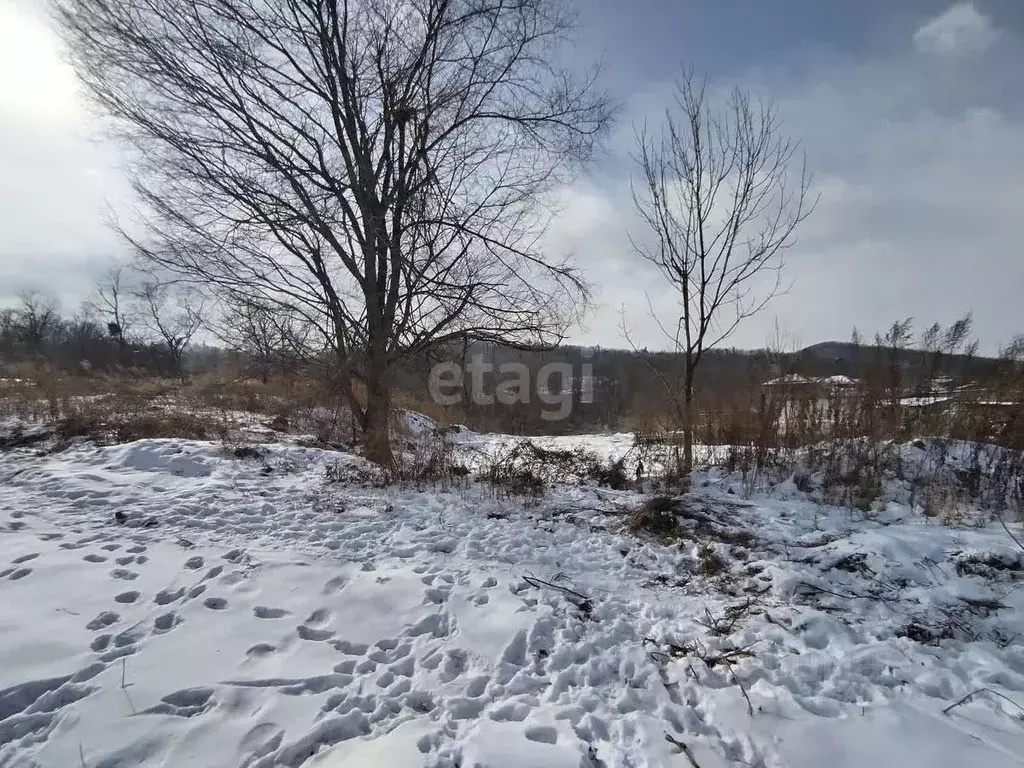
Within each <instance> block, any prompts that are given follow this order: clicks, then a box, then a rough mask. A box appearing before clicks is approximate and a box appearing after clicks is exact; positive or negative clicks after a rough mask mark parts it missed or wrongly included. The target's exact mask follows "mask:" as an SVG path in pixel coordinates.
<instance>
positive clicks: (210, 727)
mask: <svg viewBox="0 0 1024 768" xmlns="http://www.w3.org/2000/svg"><path fill="white" fill-rule="evenodd" d="M417 425H418V426H419V427H420V429H421V432H425V431H426V430H427V427H428V426H429V424H427V422H422V423H421V422H419V421H418V422H417ZM627 437H628V438H629V440H628V441H627ZM453 440H455V441H456V442H459V441H461V442H459V444H460V445H461V446H464V447H465V448H464V449H465V450H470V449H472V450H485V449H494V450H497V449H498V448H499V447H500V446H501V445H507V444H508V443H509V442H511V441H512V440H511V438H508V437H504V436H498V435H491V436H481V435H474V434H473V433H471V432H469V431H468V430H464V429H463V430H457V431H456V432H455V433H454V434H453ZM630 443H631V436H624V435H592V436H583V437H577V438H549V439H548V443H547V444H548V445H551V446H559V447H571V446H576V445H583V446H584V447H586V448H588V449H590V450H594V451H595V452H597V453H599V454H600V455H602V456H605V457H613V456H619V455H622V454H624V453H625V452H627V451H628V450H629V445H630ZM966 450H967V449H966V447H964V449H963V451H961V452H965V451H966ZM911 453H912V451H911ZM953 453H954V454H955V453H957V451H953ZM336 467H341V468H342V469H343V470H346V471H339V470H337V469H333V468H336ZM329 469H331V472H330V473H329V472H328V470H329ZM361 473H362V474H361ZM328 474H330V476H332V477H344V478H349V479H347V480H345V481H343V482H326V480H325V478H327V476H328ZM359 477H372V471H371V470H370V469H369V468H368V467H365V466H364V465H363V463H362V462H361V460H360V459H358V458H357V457H354V456H352V455H350V454H345V453H336V452H331V451H323V450H319V449H314V448H303V447H298V446H293V445H266V446H263V447H262V457H261V458H258V459H252V458H250V459H238V458H235V457H234V456H232V455H230V454H229V453H228V452H227V451H225V450H224V449H223V448H222V447H221V446H219V445H218V444H215V443H207V442H196V441H186V440H144V441H139V442H136V443H130V444H126V445H119V446H108V447H97V446H94V445H89V444H78V445H74V446H72V447H71V448H69V449H67V450H64V451H62V452H58V453H51V454H46V455H40V453H37V452H35V451H33V450H13V451H8V452H6V453H0V485H2V486H3V488H4V490H5V493H4V494H3V496H2V497H0V659H2V660H3V663H2V664H0V766H17V767H19V768H20V767H21V766H26V767H28V766H60V767H62V768H63V767H64V766H80V765H85V766H88V768H93V767H94V766H128V765H143V766H184V765H187V766H249V767H250V768H255V767H260V768H266V767H268V766H275V767H276V766H299V765H302V766H318V767H322V766H373V767H374V768H406V767H408V766H424V767H428V768H443V767H447V768H454V767H455V766H463V767H464V768H468V767H469V766H480V767H481V768H485V767H486V768H519V767H520V766H524V767H528V768H549V767H550V768H581V767H582V768H598V767H600V766H603V767H604V768H618V767H619V766H623V767H625V766H637V767H639V766H683V767H686V766H690V765H694V764H696V765H699V766H700V768H725V767H726V766H734V765H751V766H764V767H765V768H782V767H784V766H788V767H792V768H805V767H806V768H819V767H820V766H822V765H828V766H834V768H846V767H847V766H849V768H854V767H856V768H862V767H863V766H872V767H873V768H889V767H890V766H891V767H893V768H908V767H911V766H922V767H924V766H927V768H945V767H946V766H948V767H949V768H953V766H957V768H959V767H960V766H963V765H981V766H986V768H988V767H990V766H991V767H999V766H1020V765H1022V764H1024V757H1022V756H1024V721H1022V720H1021V719H1020V717H1019V715H1020V713H1021V711H1020V710H1017V709H1014V707H1013V705H1011V704H1010V703H1009V702H1008V701H1007V700H1006V699H1003V698H1000V697H998V696H982V695H979V696H976V697H974V698H972V699H971V700H970V701H968V702H965V703H964V704H962V705H961V706H958V707H956V708H955V709H953V710H952V711H951V712H950V713H949V714H943V710H944V709H946V708H947V707H949V706H950V705H952V704H954V703H955V702H957V701H958V700H959V699H961V698H963V697H965V696H967V695H968V694H970V693H972V692H973V691H976V690H978V689H980V688H989V689H992V690H994V691H996V692H998V693H1001V694H1002V695H1004V696H1006V697H1007V699H1009V700H1015V701H1017V702H1018V703H1021V704H1024V641H1022V634H1021V633H1024V622H1022V621H1021V619H1020V611H1021V609H1022V608H1024V590H1021V589H1019V586H1020V584H1021V581H1020V579H1021V576H1022V575H1024V571H1022V570H1021V569H1022V566H1024V558H1022V556H1021V554H1020V552H1019V551H1018V550H1016V549H1015V545H1014V544H1013V542H1012V541H1011V540H1010V539H1009V538H1008V537H1007V536H1006V534H1005V532H1004V531H1003V530H1002V529H1001V528H1000V527H999V526H997V525H978V526H971V527H954V526H944V525H939V524H936V523H932V522H929V521H928V520H926V519H925V518H923V517H922V516H921V515H919V514H917V513H915V512H914V511H913V510H911V509H910V508H908V507H907V506H905V505H904V504H902V503H900V502H899V501H898V500H897V499H895V498H893V499H889V500H888V503H887V504H886V505H885V506H884V507H883V508H881V509H878V510H875V511H874V512H873V513H872V514H871V515H864V514H862V513H860V512H856V511H851V510H849V509H842V508H835V507H822V506H820V505H818V504H814V503H812V502H811V501H809V500H808V499H807V498H806V497H805V496H803V495H802V494H801V493H800V492H798V491H797V490H796V489H795V487H794V486H793V483H792V482H787V483H784V484H782V485H780V486H777V487H775V488H773V489H770V490H768V491H767V492H765V493H762V494H760V495H758V496H757V497H755V498H753V499H749V500H748V499H744V498H741V496H740V495H739V493H738V490H739V486H738V485H735V484H733V483H732V481H731V480H730V479H729V478H726V477H722V476H719V475H700V476H699V482H698V483H696V487H695V490H694V491H693V494H692V496H691V497H690V499H689V501H688V504H690V507H689V509H690V511H689V512H687V513H686V515H687V516H688V517H690V518H691V519H690V521H689V522H694V521H699V520H704V518H702V517H701V515H705V516H706V521H705V524H704V525H703V527H702V526H696V527H695V528H694V529H693V533H692V535H689V536H686V537H684V539H683V541H682V542H681V543H680V544H678V545H667V544H661V543H658V542H656V541H653V540H647V539H642V538H637V537H635V536H633V535H631V534H629V533H628V532H627V531H625V530H624V529H623V527H622V525H621V522H622V515H621V509H622V508H623V507H625V506H627V505H629V504H636V503H639V502H640V501H642V497H641V496H640V495H639V494H636V493H633V492H628V491H627V492H610V491H608V490H607V489H598V488H594V487H588V486H581V487H568V486H567V487H556V488H553V489H551V490H549V491H548V492H547V493H546V494H545V495H544V497H543V498H541V499H539V500H536V501H533V502H531V503H530V504H524V503H523V502H520V501H516V500H510V499H503V498H497V497H496V495H495V493H494V492H493V490H492V489H489V488H487V487H486V486H482V485H476V484H472V483H470V484H467V485H465V486H460V487H457V488H449V489H444V488H439V487H435V488H431V487H425V488H422V489H417V488H414V487H389V488H384V487H377V486H375V485H374V484H373V483H360V482H358V481H357V480H358V478H359ZM117 517H119V518H120V519H121V520H122V521H123V522H122V523H120V524H119V523H118V521H117ZM707 521H710V523H708V522H707ZM709 531H711V532H709ZM716 531H717V533H714V532H716ZM736 532H750V533H751V534H753V537H754V538H753V540H751V541H749V542H747V543H746V544H744V545H742V546H741V544H740V543H739V542H740V539H738V538H736V536H732V537H731V538H730V536H729V535H728V534H730V533H733V534H735V533H736ZM715 536H717V538H716V537H715ZM706 546H709V547H711V548H712V549H713V550H714V551H715V552H718V553H719V554H720V556H721V557H723V558H725V561H726V563H727V566H726V572H725V573H724V574H723V575H709V574H706V573H703V572H702V571H701V567H700V564H701V557H702V554H701V553H702V551H704V549H705V547H706ZM743 604H749V609H748V610H746V612H745V614H744V615H743V616H742V618H741V619H740V620H739V621H737V622H736V623H735V626H733V627H729V628H727V629H726V630H723V631H714V630H713V629H712V628H713V627H715V626H718V624H717V620H718V618H720V617H722V616H723V615H725V612H726V611H727V609H730V608H736V607H737V606H742V605H743ZM930 632H931V633H934V636H933V635H930V634H929V633H930ZM734 651H746V652H748V653H749V655H747V654H745V653H740V654H739V655H737V656H735V657H734V659H733V661H732V662H730V663H722V662H717V663H716V662H715V656H716V654H722V653H729V652H734ZM740 684H742V687H741V685H740ZM747 697H749V702H750V705H749V706H750V709H751V710H752V712H753V714H750V711H748V704H747ZM679 744H682V745H685V750H684V749H683V747H680V746H678V745H679ZM688 755H689V756H688Z"/></svg>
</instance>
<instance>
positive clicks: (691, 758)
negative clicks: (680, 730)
mask: <svg viewBox="0 0 1024 768" xmlns="http://www.w3.org/2000/svg"><path fill="white" fill-rule="evenodd" d="M665 741H667V742H668V743H669V744H671V745H672V746H674V747H678V748H679V750H680V751H681V752H682V753H683V754H684V755H686V758H687V760H689V761H690V764H691V765H692V766H693V768H700V763H698V762H697V758H695V757H694V756H693V753H692V752H691V751H690V748H689V747H688V746H686V745H685V744H684V743H683V742H681V741H680V740H679V739H677V738H675V737H674V736H672V734H669V733H666V734H665Z"/></svg>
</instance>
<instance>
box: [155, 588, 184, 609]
mask: <svg viewBox="0 0 1024 768" xmlns="http://www.w3.org/2000/svg"><path fill="white" fill-rule="evenodd" d="M184 595H185V588H184V587H179V588H178V589H170V588H168V589H161V590H160V591H159V592H157V593H156V596H155V597H154V598H153V602H154V603H156V604H157V605H167V604H168V603H173V602H174V601H175V600H180V599H181V598H182V597H183V596H184Z"/></svg>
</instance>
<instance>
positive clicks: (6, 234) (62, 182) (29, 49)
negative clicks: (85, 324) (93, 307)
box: [0, 0, 126, 304]
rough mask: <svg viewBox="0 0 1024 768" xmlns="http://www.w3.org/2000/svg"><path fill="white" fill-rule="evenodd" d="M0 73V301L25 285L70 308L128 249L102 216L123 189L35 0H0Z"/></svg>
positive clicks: (107, 151)
mask: <svg viewBox="0 0 1024 768" xmlns="http://www.w3.org/2000/svg"><path fill="white" fill-rule="evenodd" d="M0 72H2V73H3V74H2V76H0V168H3V173H0V304H2V303H4V302H6V301H10V300H11V299H12V297H13V296H14V295H16V294H17V292H18V291H19V290H21V289H23V288H44V289H46V290H50V291H52V292H53V293H55V294H58V295H60V296H62V297H63V298H65V299H66V300H67V303H69V304H73V303H74V302H75V301H77V300H78V299H81V298H83V297H84V296H85V295H86V294H87V293H88V292H89V291H90V290H91V287H90V282H91V277H92V275H93V274H94V273H95V272H96V271H98V269H100V268H101V267H102V264H103V263H104V262H105V261H106V260H109V259H110V258H111V257H113V256H116V255H118V254H119V252H120V251H121V250H122V245H121V244H120V243H119V242H118V240H117V239H116V237H115V236H114V235H113V233H112V232H111V231H110V230H109V229H108V228H107V227H106V225H105V223H104V214H105V212H106V209H107V203H108V201H113V200H116V199H118V198H121V199H123V198H124V196H125V195H126V189H125V187H126V185H125V183H124V181H123V178H122V177H121V174H120V173H118V172H117V170H116V169H115V161H114V153H113V150H112V149H111V148H110V147H109V146H104V145H103V144H102V143H101V142H97V141H94V140H93V134H95V131H94V129H93V127H92V126H91V125H90V122H89V115H88V112H87V110H86V108H85V105H84V103H83V100H82V99H81V97H80V95H79V92H78V87H77V82H76V80H75V75H74V72H73V70H72V69H71V67H70V66H69V65H68V64H66V63H65V62H64V61H63V60H62V57H61V49H60V44H59V41H58V40H57V38H56V36H55V35H54V33H53V32H52V31H51V30H50V29H49V27H48V26H47V24H46V22H45V20H44V18H43V10H42V9H41V8H40V7H38V6H36V5H35V4H34V3H33V2H32V0H15V1H14V2H13V3H0Z"/></svg>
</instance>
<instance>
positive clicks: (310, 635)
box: [295, 624, 334, 642]
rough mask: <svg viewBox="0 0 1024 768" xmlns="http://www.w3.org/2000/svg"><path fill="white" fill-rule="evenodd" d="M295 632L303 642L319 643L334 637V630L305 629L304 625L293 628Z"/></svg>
mask: <svg viewBox="0 0 1024 768" xmlns="http://www.w3.org/2000/svg"><path fill="white" fill-rule="evenodd" d="M295 631H296V632H298V634H299V637H301V638H302V639H303V640H314V641H317V642H320V641H323V640H330V639H331V638H332V637H334V630H332V629H316V628H315V627H307V626H306V625H305V624H299V626H297V627H296V628H295Z"/></svg>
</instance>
